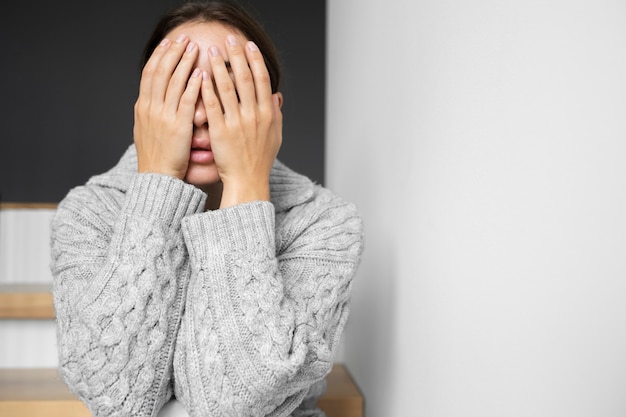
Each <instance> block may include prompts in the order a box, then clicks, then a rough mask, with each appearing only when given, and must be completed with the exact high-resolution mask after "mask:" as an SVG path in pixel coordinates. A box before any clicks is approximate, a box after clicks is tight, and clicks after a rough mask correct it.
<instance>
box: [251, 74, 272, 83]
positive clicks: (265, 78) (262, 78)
mask: <svg viewBox="0 0 626 417" xmlns="http://www.w3.org/2000/svg"><path fill="white" fill-rule="evenodd" d="M255 78H256V79H257V81H258V82H259V83H262V84H269V83H270V75H269V73H268V72H267V71H259V73H258V74H256V76H255Z"/></svg>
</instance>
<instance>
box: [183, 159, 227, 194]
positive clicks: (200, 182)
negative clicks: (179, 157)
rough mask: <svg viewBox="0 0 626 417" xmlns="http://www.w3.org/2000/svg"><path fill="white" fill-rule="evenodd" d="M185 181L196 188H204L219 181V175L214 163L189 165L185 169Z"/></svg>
mask: <svg viewBox="0 0 626 417" xmlns="http://www.w3.org/2000/svg"><path fill="white" fill-rule="evenodd" d="M185 181H186V182H187V183H189V184H191V185H195V186H196V187H198V188H203V189H204V188H206V187H210V186H211V185H214V184H217V183H218V182H220V176H219V174H218V173H217V168H216V167H215V165H211V166H197V165H196V166H193V165H192V166H190V167H189V169H187V175H186V176H185Z"/></svg>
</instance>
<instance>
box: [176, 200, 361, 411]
mask: <svg viewBox="0 0 626 417" xmlns="http://www.w3.org/2000/svg"><path fill="white" fill-rule="evenodd" d="M274 216H275V215H274V207H273V205H271V204H269V203H263V202H255V203H250V204H244V205H240V206H237V207H233V208H231V209H228V210H220V211H218V212H213V213H206V214H203V215H201V216H192V217H190V218H188V219H186V221H185V225H184V232H185V240H186V242H187V244H188V246H189V251H190V257H191V259H192V263H193V264H194V265H197V267H196V268H195V269H194V270H193V271H192V278H191V283H190V291H189V294H188V304H187V309H186V312H185V318H184V319H183V326H182V330H181V334H180V335H179V342H178V349H179V350H178V351H177V352H179V353H181V355H179V360H178V362H177V363H176V364H175V370H176V372H177V374H176V380H177V382H178V383H179V384H181V387H179V388H180V389H181V390H183V391H184V390H187V392H181V395H183V396H185V397H187V398H186V399H185V400H186V401H188V402H190V404H188V406H189V407H190V409H192V410H195V411H196V412H199V414H198V415H202V413H206V412H208V411H209V410H212V409H214V407H221V406H225V405H224V404H221V403H220V401H223V399H224V398H232V401H233V403H234V404H237V406H238V407H241V408H240V409H239V410H237V412H238V413H239V414H243V415H248V414H250V415H257V414H256V413H258V415H263V416H265V415H274V414H273V413H279V411H280V410H283V411H284V410H285V409H290V410H291V409H293V408H295V407H296V406H297V405H298V404H299V401H301V400H302V398H303V396H304V395H305V394H306V392H307V391H308V389H309V388H310V386H311V385H312V384H314V383H315V382H317V381H319V380H321V379H323V378H324V377H325V376H326V374H327V373H328V372H329V371H330V369H331V367H332V361H333V354H334V349H335V347H336V336H338V334H339V333H340V330H341V328H342V326H343V323H344V322H345V318H346V317H347V310H348V309H347V301H348V300H347V298H348V297H347V294H348V292H349V281H350V280H351V276H352V272H353V270H354V268H353V267H354V265H348V263H349V262H347V263H346V265H348V266H346V267H345V269H344V266H345V265H338V264H337V262H335V261H332V262H330V261H328V260H325V259H323V257H322V256H321V255H320V254H319V253H316V252H308V251H307V248H306V247H305V246H302V247H301V248H300V252H299V255H295V256H294V257H293V258H291V259H290V260H286V261H284V262H280V261H279V259H278V258H277V257H276V244H275V236H276V231H275V226H274V222H275V218H274ZM313 234H315V232H313ZM318 237H319V238H322V239H323V236H321V235H318ZM294 246H295V247H298V243H294ZM183 352H184V353H183ZM179 373H180V377H179ZM216 387H217V388H216ZM225 393H227V394H225ZM226 406H228V405H227V404H226ZM220 409H221V408H220ZM198 410H199V411H198ZM192 415H194V414H193V413H192Z"/></svg>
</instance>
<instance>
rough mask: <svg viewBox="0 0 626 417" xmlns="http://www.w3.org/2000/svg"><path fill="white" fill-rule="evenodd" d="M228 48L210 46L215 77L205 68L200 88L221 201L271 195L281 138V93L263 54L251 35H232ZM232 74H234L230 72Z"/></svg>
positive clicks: (224, 203)
mask: <svg viewBox="0 0 626 417" xmlns="http://www.w3.org/2000/svg"><path fill="white" fill-rule="evenodd" d="M225 48H226V53H227V56H228V60H229V62H230V68H231V71H232V73H231V72H229V70H228V68H227V66H226V63H225V62H224V59H223V57H222V55H221V54H220V52H219V49H218V48H217V47H216V46H212V47H211V48H209V59H210V62H211V69H212V72H213V79H211V77H209V75H208V73H206V72H205V73H204V75H203V78H204V79H203V82H202V88H201V94H202V101H203V103H204V107H205V111H206V114H207V119H208V125H209V135H210V137H211V149H212V151H213V155H214V158H215V164H216V166H217V170H218V174H219V176H220V179H221V181H222V184H223V191H222V200H221V204H220V207H221V208H224V207H229V206H232V205H235V204H241V203H245V202H249V201H255V200H267V201H269V176H270V171H271V169H272V165H273V163H274V160H275V159H276V155H277V154H278V150H279V148H280V145H281V143H282V113H281V111H280V100H282V97H281V96H280V93H276V94H272V90H271V85H270V76H269V73H268V71H267V67H266V66H265V62H264V60H263V56H262V55H261V52H260V51H259V49H258V47H257V46H256V45H255V44H254V43H253V42H251V41H248V42H247V43H246V45H240V44H239V42H238V41H237V38H236V37H235V36H232V35H230V36H228V37H227V40H226V45H225ZM231 76H232V78H231Z"/></svg>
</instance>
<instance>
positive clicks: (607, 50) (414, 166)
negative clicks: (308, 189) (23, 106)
mask: <svg viewBox="0 0 626 417" xmlns="http://www.w3.org/2000/svg"><path fill="white" fill-rule="evenodd" d="M328 13H329V24H328V31H329V32H328V54H329V55H328V108H327V112H328V113H327V176H326V178H327V183H328V185H329V186H330V187H331V188H333V189H334V190H335V191H337V192H339V193H340V194H343V195H344V196H345V197H347V198H348V199H350V200H352V201H354V202H355V203H357V204H358V206H359V207H360V209H361V213H362V215H363V218H364V220H365V223H366V231H367V239H366V249H365V253H364V259H363V263H362V266H361V269H360V272H359V274H358V277H357V283H356V286H355V292H354V307H353V310H352V316H351V319H350V321H349V323H348V326H347V329H346V336H345V356H346V361H347V364H348V366H349V369H350V370H351V372H352V373H353V374H354V376H355V378H356V379H357V382H358V383H359V384H360V386H361V388H362V389H363V391H364V393H365V398H366V410H367V417H378V416H387V417H400V416H402V417H404V416H417V417H422V416H424V417H436V416H437V417H439V416H440V417H457V416H458V417H461V416H462V417H472V416H477V417H478V416H480V417H488V416H494V417H496V416H497V417H501V416H507V417H512V416H533V417H541V416H546V417H548V416H549V417H554V416H567V417H576V416H581V417H583V416H584V417H588V416H603V417H607V416H624V415H626V402H625V401H624V392H626V302H625V301H623V300H624V299H625V298H626V2H623V1H591V0H588V1H567V0H545V1H495V0H494V1H487V0H476V1H472V2H465V1H462V0H447V1H446V0H443V1H442V0H430V1H419V0H417V1H413V2H408V1H400V0H387V1H385V2H382V3H381V2H379V1H374V0H335V1H330V2H329V10H328Z"/></svg>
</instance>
